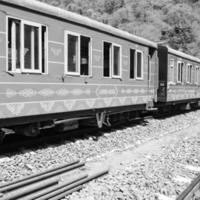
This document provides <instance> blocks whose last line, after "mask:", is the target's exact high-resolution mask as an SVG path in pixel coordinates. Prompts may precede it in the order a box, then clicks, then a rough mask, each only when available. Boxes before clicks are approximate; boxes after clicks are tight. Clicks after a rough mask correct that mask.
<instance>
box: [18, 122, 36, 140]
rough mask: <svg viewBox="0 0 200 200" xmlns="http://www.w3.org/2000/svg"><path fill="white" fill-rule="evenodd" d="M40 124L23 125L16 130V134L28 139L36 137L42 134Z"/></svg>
mask: <svg viewBox="0 0 200 200" xmlns="http://www.w3.org/2000/svg"><path fill="white" fill-rule="evenodd" d="M39 128H40V126H39V123H33V124H26V125H21V126H18V127H16V128H15V132H16V133H17V134H20V135H25V136H27V137H36V136H38V135H39V134H40V129H39Z"/></svg>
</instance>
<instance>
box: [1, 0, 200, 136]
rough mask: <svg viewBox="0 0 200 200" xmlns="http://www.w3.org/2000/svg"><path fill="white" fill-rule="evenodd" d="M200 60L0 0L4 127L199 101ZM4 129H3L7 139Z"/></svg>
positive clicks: (103, 117)
mask: <svg viewBox="0 0 200 200" xmlns="http://www.w3.org/2000/svg"><path fill="white" fill-rule="evenodd" d="M199 70H200V59H198V58H195V57H193V56H190V55H187V54H185V53H182V52H180V51H176V50H173V49H171V48H169V47H167V46H165V45H161V44H157V43H154V42H152V41H149V40H146V39H143V38H141V37H137V36H135V35H132V34H129V33H127V32H125V31H122V30H118V29H116V28H113V27H111V26H109V25H105V24H103V23H99V22H96V21H94V20H91V19H89V18H86V17H83V16H80V15H77V14H74V13H71V12H68V11H65V10H62V9H60V8H56V7H53V6H50V5H47V4H44V3H41V2H38V1H29V0H9V1H7V0H0V127H1V129H2V130H3V128H11V129H13V130H15V131H16V132H21V133H23V134H26V135H30V136H33V135H37V134H38V133H39V131H40V129H41V128H42V127H45V126H47V125H53V124H56V123H58V122H59V121H60V120H61V121H62V120H64V119H85V118H95V119H96V121H97V125H98V126H99V127H102V126H103V124H106V123H107V124H108V123H109V122H108V116H109V115H113V114H117V113H121V114H122V115H127V113H128V114H130V113H132V114H134V113H136V112H140V111H145V110H147V111H148V110H154V109H158V108H159V109H166V108H167V109H168V108H173V107H179V108H181V107H184V108H185V107H188V106H190V105H198V104H199V101H200V89H199V86H200V72H199ZM3 136H4V132H3V131H1V138H2V137H3Z"/></svg>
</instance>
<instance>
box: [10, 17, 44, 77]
mask: <svg viewBox="0 0 200 200" xmlns="http://www.w3.org/2000/svg"><path fill="white" fill-rule="evenodd" d="M46 33H47V28H46V26H42V25H41V24H37V23H33V22H28V21H24V20H19V19H14V18H10V17H9V18H8V71H13V72H27V73H45V72H46V70H47V66H46V65H47V63H46V49H47V46H46V41H47V38H46V37H47V34H46Z"/></svg>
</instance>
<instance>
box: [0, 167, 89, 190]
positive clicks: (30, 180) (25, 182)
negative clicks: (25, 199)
mask: <svg viewBox="0 0 200 200" xmlns="http://www.w3.org/2000/svg"><path fill="white" fill-rule="evenodd" d="M84 165H85V163H77V164H74V165H71V166H67V167H64V168H61V169H58V170H56V171H51V172H49V173H45V174H42V175H39V176H35V177H33V178H31V179H27V180H25V181H21V182H18V183H16V184H14V185H9V186H6V187H3V188H1V189H0V193H2V192H7V191H10V190H13V189H16V188H19V187H22V186H25V185H28V184H31V183H34V182H38V181H41V180H44V179H46V178H50V177H52V176H55V175H58V174H61V173H64V172H67V171H70V170H73V169H76V168H79V167H82V166H84Z"/></svg>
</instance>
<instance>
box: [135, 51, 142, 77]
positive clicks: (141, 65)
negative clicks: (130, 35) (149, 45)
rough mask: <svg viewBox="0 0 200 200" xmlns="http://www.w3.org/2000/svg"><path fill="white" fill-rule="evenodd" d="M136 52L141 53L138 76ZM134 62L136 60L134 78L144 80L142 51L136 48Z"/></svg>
mask: <svg viewBox="0 0 200 200" xmlns="http://www.w3.org/2000/svg"><path fill="white" fill-rule="evenodd" d="M137 53H141V77H138V75H137V64H138V59H137ZM135 57H136V58H135V62H136V67H135V75H136V76H135V79H136V80H144V53H143V51H141V50H136V56H135Z"/></svg>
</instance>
